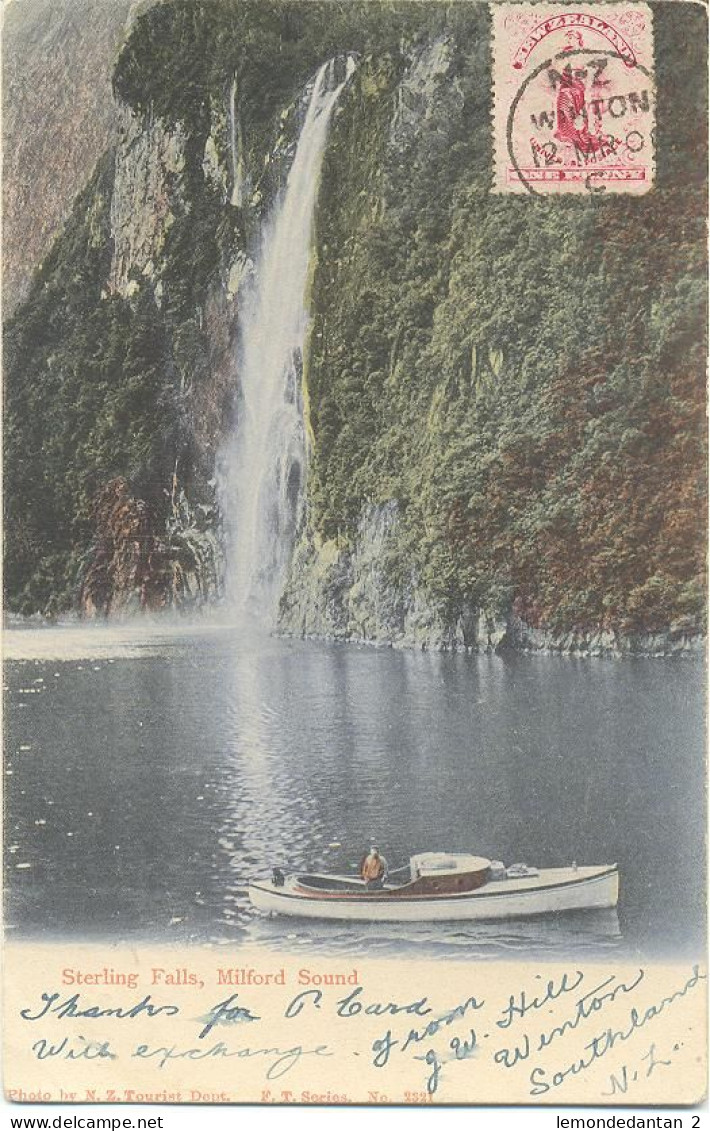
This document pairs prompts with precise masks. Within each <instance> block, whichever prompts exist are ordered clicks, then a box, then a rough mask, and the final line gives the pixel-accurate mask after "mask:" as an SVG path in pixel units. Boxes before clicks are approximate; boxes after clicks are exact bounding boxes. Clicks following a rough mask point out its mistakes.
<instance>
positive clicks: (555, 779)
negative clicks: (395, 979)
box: [5, 626, 705, 958]
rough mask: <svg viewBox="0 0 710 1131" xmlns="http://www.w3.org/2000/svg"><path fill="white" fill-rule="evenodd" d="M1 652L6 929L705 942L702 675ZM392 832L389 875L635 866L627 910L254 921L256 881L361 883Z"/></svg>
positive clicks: (38, 640) (53, 636)
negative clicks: (331, 877) (335, 875)
mask: <svg viewBox="0 0 710 1131" xmlns="http://www.w3.org/2000/svg"><path fill="white" fill-rule="evenodd" d="M6 654H7V655H8V656H10V657H16V658H14V659H13V658H10V659H8V660H7V662H6V667H5V685H6V693H5V704H6V716H5V743H6V763H5V773H6V777H5V786H6V794H5V805H6V856H5V866H6V873H7V896H6V925H7V927H8V930H9V931H10V934H11V937H12V936H14V937H17V936H22V937H35V938H40V937H45V938H56V937H65V938H67V937H75V938H79V937H81V938H86V939H95V940H109V939H111V940H117V941H120V940H132V941H136V940H138V939H143V940H147V939H152V940H156V941H162V942H179V943H184V942H188V941H192V942H199V943H208V942H212V943H213V944H214V945H224V946H235V945H237V946H238V945H239V944H243V943H249V944H259V943H263V944H265V945H267V946H268V947H270V948H274V947H275V948H277V949H278V948H284V949H288V950H294V949H295V950H298V949H300V948H303V951H304V953H311V952H323V953H328V952H343V953H346V952H347V953H352V954H377V955H387V954H392V955H396V954H401V953H406V954H408V955H411V956H416V955H444V956H450V957H468V956H471V957H478V958H500V957H511V958H512V957H516V956H520V957H522V956H523V955H525V956H530V955H531V954H537V955H541V956H545V955H549V957H551V958H552V957H563V956H565V955H568V954H569V955H576V954H580V955H582V954H584V955H587V956H594V955H600V956H604V955H608V954H610V952H611V953H615V954H617V955H618V954H623V955H625V956H629V957H631V956H639V957H641V956H643V957H662V956H666V955H668V956H676V955H693V954H696V955H697V954H698V953H699V952H700V950H701V948H702V945H703V931H704V927H703V922H704V679H705V673H704V669H703V667H702V665H701V664H699V663H695V662H692V661H673V660H666V661H658V660H655V661H654V660H625V661H609V660H579V661H575V660H570V659H568V658H559V657H546V656H520V655H505V656H494V655H483V656H465V655H446V654H443V655H442V654H428V653H414V652H399V651H394V650H391V649H377V650H375V649H370V648H364V647H357V646H353V645H346V646H342V645H341V646H339V645H336V644H326V643H323V644H320V643H315V642H310V641H294V640H280V639H274V638H269V637H263V636H259V635H258V634H256V633H252V632H251V630H249V629H248V628H246V627H244V626H243V627H242V628H220V629H218V628H212V629H210V628H203V629H195V630H190V631H188V630H186V629H185V628H176V629H174V630H171V631H168V630H165V629H162V630H158V629H155V628H154V629H148V628H140V629H139V628H129V627H127V628H125V629H111V630H109V629H105V628H95V629H92V628H82V629H79V628H75V629H70V628H54V629H41V630H39V629H29V628H28V629H18V630H13V631H11V632H9V633H8V634H7V636H6ZM20 657H22V658H20ZM371 838H375V839H376V841H377V843H378V844H379V845H380V846H381V848H382V850H383V852H384V853H385V855H386V856H387V858H388V860H389V862H390V866H392V867H394V866H398V865H401V864H403V863H405V862H406V860H407V858H408V857H409V855H410V854H411V853H413V852H418V851H425V850H429V849H431V850H436V849H441V850H449V851H474V852H476V853H479V854H481V855H484V856H488V857H491V858H494V859H500V860H503V861H505V863H507V864H510V863H512V862H515V861H527V862H528V863H530V864H536V865H538V866H541V867H545V866H557V865H566V864H570V863H571V862H572V860H573V859H574V860H577V861H578V862H579V863H580V864H587V863H591V864H605V863H612V862H614V861H618V863H619V866H620V870H621V899H620V904H619V910H618V915H617V913H616V912H604V913H601V914H600V913H592V914H580V915H574V916H558V917H554V916H553V917H551V918H550V917H546V918H544V919H540V920H534V919H530V920H527V921H522V920H521V921H519V922H508V923H505V924H501V923H497V924H465V923H458V924H456V923H454V924H434V925H432V924H430V925H416V924H414V925H401V924H394V925H387V924H379V925H378V924H372V925H368V924H354V925H343V924H338V923H327V922H317V921H311V922H308V921H303V922H301V921H299V920H296V919H281V918H268V917H266V916H264V915H261V914H260V913H258V912H255V911H254V910H252V909H251V908H250V906H249V904H248V900H247V898H246V893H245V889H244V883H245V880H246V879H247V878H248V877H249V876H253V875H255V874H267V873H268V872H269V871H270V868H271V866H272V865H275V864H278V865H280V866H282V867H285V868H288V869H305V868H308V869H318V870H328V871H348V870H350V869H353V868H355V867H356V866H357V862H358V860H359V858H360V856H361V854H362V851H363V849H364V848H366V847H367V845H368V844H369V843H370V840H371Z"/></svg>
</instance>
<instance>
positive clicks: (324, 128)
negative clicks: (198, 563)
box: [223, 57, 355, 620]
mask: <svg viewBox="0 0 710 1131" xmlns="http://www.w3.org/2000/svg"><path fill="white" fill-rule="evenodd" d="M354 68H355V62H354V60H353V59H352V58H350V57H348V59H347V60H346V61H345V65H343V63H342V61H337V60H331V61H330V62H329V63H325V64H324V65H323V66H322V67H321V68H320V70H319V71H318V74H317V75H316V78H315V81H314V83H313V89H312V92H311V95H310V99H309V102H308V107H307V110H306V115H305V120H304V122H303V126H302V128H301V131H300V135H299V137H298V142H297V145H296V152H295V155H294V158H293V164H292V166H291V170H290V172H289V175H288V179H287V182H286V186H285V190H284V192H283V193H282V195H281V197H280V198H279V200H278V201H277V203H276V205H275V208H274V209H273V212H272V214H271V216H270V217H269V219H268V221H267V222H266V224H265V226H264V231H263V233H262V245H261V250H260V253H259V257H258V261H257V265H256V270H255V274H254V282H253V285H252V288H251V293H250V294H249V295H247V296H244V297H243V300H242V308H241V313H240V322H239V341H240V364H239V376H240V400H239V411H238V424H237V432H236V436H235V438H234V441H233V443H232V444H231V446H230V450H229V452H228V453H227V458H226V468H225V471H226V476H225V479H226V482H225V485H224V498H223V512H224V514H225V519H226V524H227V527H228V531H227V532H228V539H229V543H230V550H229V558H228V572H227V595H228V598H229V600H230V603H231V604H232V605H233V606H234V607H236V608H237V609H238V610H247V611H249V612H250V613H252V614H255V615H257V616H259V617H260V618H261V619H264V620H270V619H272V617H273V615H274V611H275V606H276V602H277V601H278V597H279V594H280V590H281V586H282V584H283V579H284V572H285V569H286V566H287V564H288V561H289V558H290V555H291V552H292V549H293V541H294V535H295V531H296V525H297V521H298V514H299V507H300V505H301V497H302V486H303V480H304V474H305V459H306V445H305V436H304V425H303V411H302V404H301V368H302V361H301V359H302V353H303V346H304V341H305V336H306V330H307V325H308V313H307V310H306V286H307V278H308V265H309V259H310V253H311V232H312V225H313V214H314V210H315V204H316V197H317V192H318V183H319V178H320V171H321V165H322V161H323V153H324V150H325V144H326V140H327V136H328V129H329V125H330V120H331V116H332V113H333V110H334V108H335V104H336V102H337V100H338V97H339V95H340V92H341V90H342V89H343V87H344V85H345V83H346V82H347V81H348V78H349V77H350V75H351V74H352V72H353V70H354ZM338 72H340V74H338ZM336 75H337V76H338V77H336Z"/></svg>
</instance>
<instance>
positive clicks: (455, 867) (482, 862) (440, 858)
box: [410, 852, 491, 876]
mask: <svg viewBox="0 0 710 1131" xmlns="http://www.w3.org/2000/svg"><path fill="white" fill-rule="evenodd" d="M410 863H411V866H412V869H413V874H415V875H418V876H441V875H449V876H450V875H455V874H457V873H461V872H481V871H483V869H484V868H488V867H490V863H491V862H490V860H487V859H486V858H485V856H472V855H470V854H469V853H465V852H420V853H418V854H417V855H416V856H412V857H411V860H410Z"/></svg>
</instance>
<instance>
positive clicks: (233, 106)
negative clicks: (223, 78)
mask: <svg viewBox="0 0 710 1131" xmlns="http://www.w3.org/2000/svg"><path fill="white" fill-rule="evenodd" d="M229 145H230V152H231V156H232V192H231V197H230V200H231V203H232V204H233V205H234V206H235V208H241V207H242V205H243V203H244V201H243V199H242V198H243V189H244V184H243V169H242V160H243V146H242V136H241V126H240V125H239V123H238V121H237V76H236V75H235V76H234V78H233V79H232V85H231V87H230V88H229Z"/></svg>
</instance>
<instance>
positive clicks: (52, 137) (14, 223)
mask: <svg viewBox="0 0 710 1131" xmlns="http://www.w3.org/2000/svg"><path fill="white" fill-rule="evenodd" d="M135 8H136V4H135V3H134V2H132V0H21V3H18V2H16V3H14V4H10V5H8V6H7V11H6V12H5V14H4V19H3V70H4V75H3V80H4V81H3V141H4V146H3V158H4V167H3V210H4V237H3V305H4V310H5V317H7V316H8V314H9V313H10V312H11V311H12V310H13V309H14V307H15V306H16V305H17V303H18V302H20V301H22V299H24V298H25V297H26V295H27V292H28V288H29V285H30V279H31V276H32V272H33V271H34V270H35V269H36V268H37V267H38V265H39V264H40V262H41V261H42V259H43V258H44V256H45V255H46V254H47V252H48V250H49V248H50V246H51V243H52V241H53V240H54V239H55V238H56V236H57V235H58V234H59V232H60V230H61V227H62V225H63V223H64V221H65V220H66V219H67V217H68V215H69V212H70V210H71V206H72V204H73V202H74V198H75V197H76V194H77V193H78V192H79V191H80V190H81V189H82V188H83V187H84V185H85V183H86V178H87V172H90V171H91V170H92V169H93V168H94V166H95V165H96V163H97V161H98V160H99V158H100V157H101V155H102V154H103V153H104V151H105V149H106V147H107V145H109V144H110V143H111V142H112V140H113V139H114V137H115V136H116V127H117V113H116V105H115V103H114V101H113V98H112V95H111V72H112V69H113V62H114V59H115V56H116V54H117V52H118V48H119V46H120V43H121V40H122V38H123V35H124V34H125V31H126V27H127V24H128V21H129V18H130V14H131V11H132V10H134V9H135Z"/></svg>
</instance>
